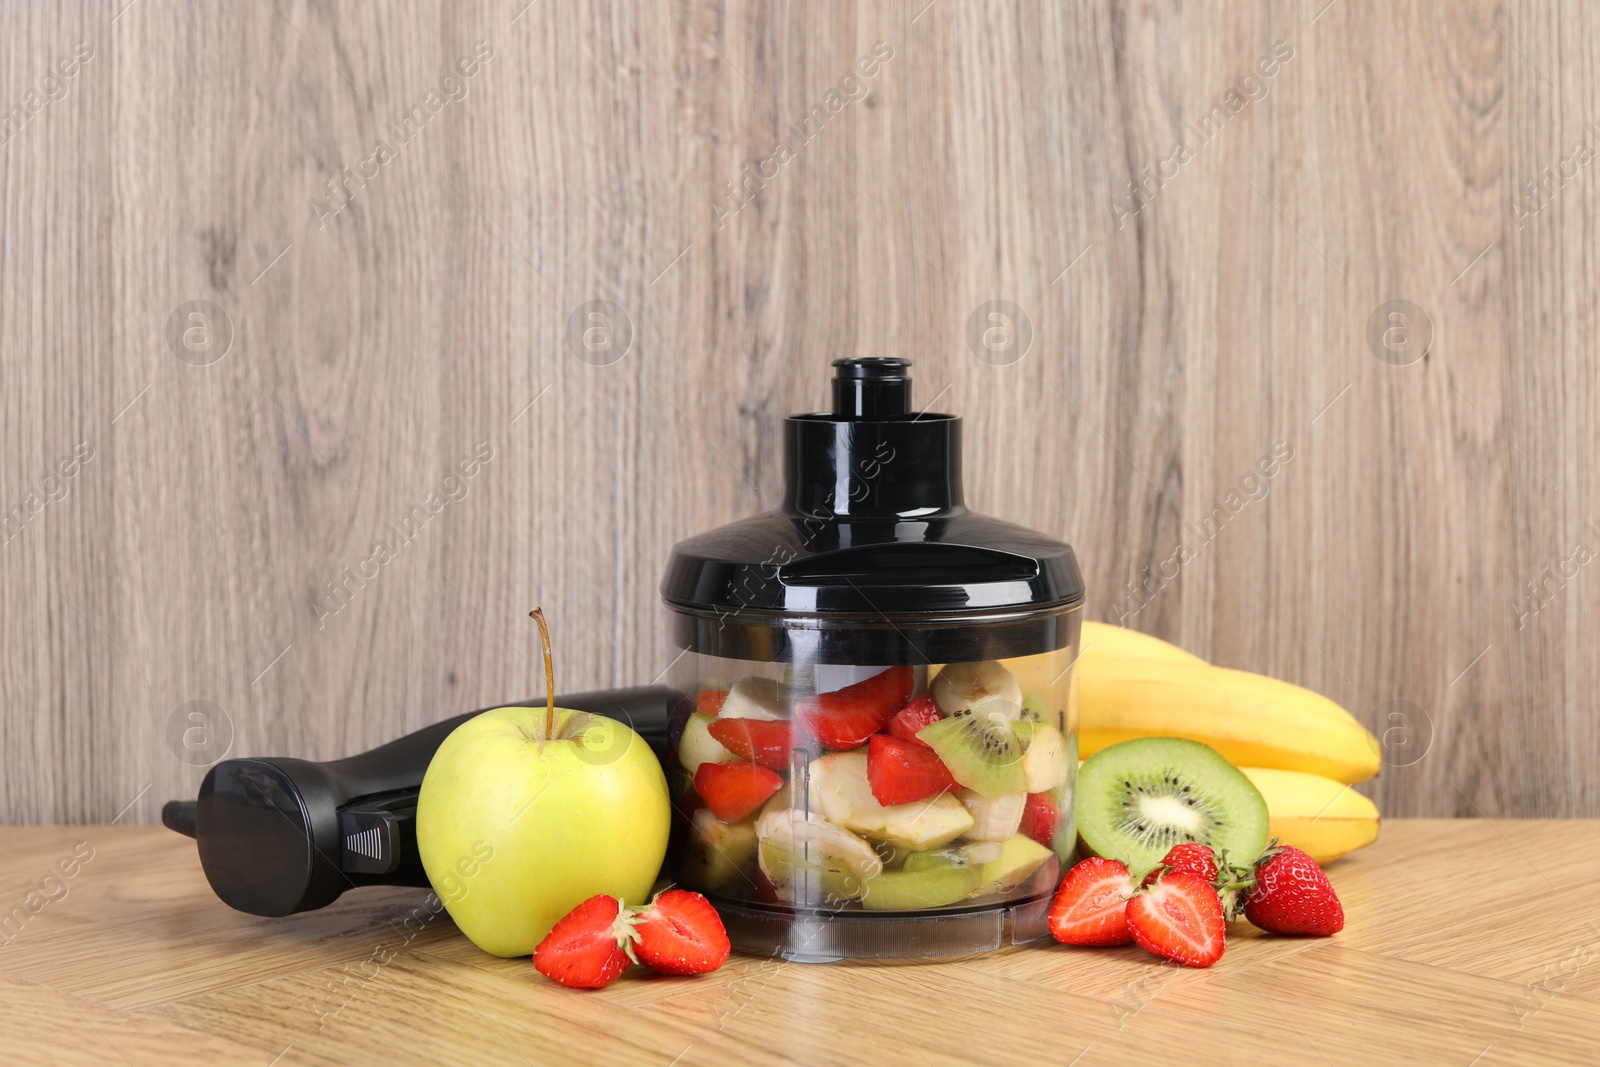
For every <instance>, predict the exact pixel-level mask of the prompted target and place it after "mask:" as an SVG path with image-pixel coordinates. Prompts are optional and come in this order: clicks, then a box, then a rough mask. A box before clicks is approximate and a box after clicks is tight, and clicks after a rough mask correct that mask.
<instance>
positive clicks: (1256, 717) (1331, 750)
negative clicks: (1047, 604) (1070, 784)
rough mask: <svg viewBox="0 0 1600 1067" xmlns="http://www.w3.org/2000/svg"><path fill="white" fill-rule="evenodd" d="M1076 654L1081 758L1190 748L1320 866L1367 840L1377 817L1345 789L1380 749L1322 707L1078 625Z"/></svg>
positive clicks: (1136, 640)
mask: <svg viewBox="0 0 1600 1067" xmlns="http://www.w3.org/2000/svg"><path fill="white" fill-rule="evenodd" d="M1080 648H1081V655H1080V657H1079V659H1078V663H1077V666H1076V667H1075V668H1074V672H1073V673H1074V675H1075V680H1076V682H1077V685H1078V742H1079V748H1080V752H1081V754H1082V755H1083V756H1084V757H1087V756H1089V755H1091V754H1093V753H1095V752H1098V751H1100V750H1101V749H1102V748H1106V747H1107V746H1109V745H1114V744H1116V743H1117V742H1119V741H1127V740H1129V739H1131V738H1135V737H1185V738H1189V739H1190V740H1193V741H1200V742H1202V743H1204V744H1207V745H1210V746H1211V747H1212V748H1214V749H1216V750H1217V751H1218V752H1220V753H1222V755H1223V756H1225V757H1226V758H1227V759H1228V760H1229V761H1230V762H1232V763H1233V764H1234V765H1236V766H1237V767H1239V768H1240V769H1241V770H1242V771H1244V773H1245V775H1246V776H1247V777H1249V779H1250V780H1251V781H1252V782H1253V783H1255V786H1256V788H1257V789H1259V790H1260V791H1261V795H1262V796H1263V797H1265V798H1266V801H1267V811H1268V814H1269V816H1270V818H1271V821H1272V834H1273V835H1274V836H1276V837H1278V838H1280V839H1281V840H1282V842H1283V843H1284V844H1286V845H1293V846H1295V847H1296V848H1299V849H1303V850H1304V851H1305V852H1307V853H1309V854H1310V855H1311V856H1312V857H1313V858H1314V859H1316V860H1317V861H1318V862H1319V863H1322V862H1327V861H1328V860H1331V859H1334V858H1336V857H1338V856H1342V855H1344V854H1345V853H1347V852H1351V851H1354V850H1355V849H1358V848H1362V847H1364V846H1366V845H1370V844H1371V843H1372V842H1373V841H1374V840H1375V839H1376V838H1377V836H1378V809H1377V807H1376V806H1375V805H1374V804H1373V803H1372V801H1370V800H1368V799H1367V798H1366V797H1364V796H1362V795H1361V794H1359V793H1357V792H1355V791H1354V790H1352V789H1350V788H1349V786H1350V785H1352V784H1354V783H1356V782H1364V781H1366V780H1367V779H1369V778H1372V777H1373V776H1374V775H1376V774H1377V773H1378V768H1379V766H1380V764H1381V762H1382V751H1381V749H1380V746H1379V744H1378V739H1377V738H1376V737H1374V736H1373V735H1372V732H1371V731H1369V730H1368V729H1367V728H1366V727H1364V726H1362V725H1361V724H1360V723H1359V722H1357V721H1356V719H1355V718H1354V717H1353V716H1352V715H1351V714H1350V713H1349V712H1348V711H1346V710H1344V708H1342V707H1340V706H1339V705H1338V704H1336V703H1334V702H1333V701H1332V700H1329V699H1328V698H1327V697H1324V696H1321V695H1319V694H1317V693H1313V692H1311V691H1310V690H1309V689H1302V688H1301V687H1299V686H1297V685H1291V684H1289V683H1288V682H1282V681H1279V680H1277V679H1275V678H1267V677H1263V676H1262V675H1259V674H1250V673H1248V672H1246V671H1235V670H1228V669H1227V668H1224V667H1214V666H1212V665H1211V664H1209V663H1207V662H1205V661H1204V660H1202V659H1200V658H1199V657H1198V656H1194V655H1191V654H1190V653H1188V652H1185V651H1183V649H1181V648H1178V647H1177V646H1175V645H1170V644H1168V643H1167V642H1165V641H1162V640H1160V639H1159V638H1155V637H1151V636H1149V635H1148V634H1141V633H1139V632H1137V631H1134V630H1127V629H1123V628H1121V627H1117V626H1111V625H1107V624H1105V623H1095V622H1085V623H1084V624H1083V637H1082V642H1081V645H1080Z"/></svg>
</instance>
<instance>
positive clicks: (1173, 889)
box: [1127, 871, 1227, 967]
mask: <svg viewBox="0 0 1600 1067" xmlns="http://www.w3.org/2000/svg"><path fill="white" fill-rule="evenodd" d="M1127 913H1128V929H1129V930H1130V931H1132V933H1133V939H1134V940H1135V941H1137V942H1138V943H1139V946H1140V947H1141V948H1143V949H1145V950H1146V951H1147V952H1154V953H1155V954H1156V955H1157V956H1160V957H1162V958H1163V959H1169V960H1174V961H1176V962H1178V963H1181V964H1183V965H1184V966H1186V967H1209V966H1211V965H1212V964H1213V963H1216V962H1217V961H1218V960H1219V959H1221V958H1222V949H1223V945H1224V934H1225V932H1226V930H1227V923H1226V921H1225V920H1224V919H1223V916H1222V901H1221V900H1220V899H1219V898H1218V897H1217V891H1216V890H1215V889H1213V888H1212V886H1211V883H1210V882H1207V881H1206V880H1205V879H1204V878H1201V877H1200V876H1199V875H1198V874H1195V873H1193V872H1192V871H1168V872H1167V873H1166V874H1165V875H1163V876H1162V877H1161V879H1160V880H1159V881H1157V882H1156V883H1155V884H1154V885H1152V886H1150V887H1149V888H1146V889H1140V890H1139V891H1138V893H1136V894H1135V895H1134V897H1133V899H1132V900H1130V901H1128V909H1127Z"/></svg>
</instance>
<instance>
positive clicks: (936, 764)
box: [867, 734, 956, 807]
mask: <svg viewBox="0 0 1600 1067" xmlns="http://www.w3.org/2000/svg"><path fill="white" fill-rule="evenodd" d="M867 784H868V786H870V787H871V789H872V796H873V798H874V799H876V800H877V802H878V803H879V804H882V805H884V806H885V807H890V806H892V805H895V804H911V803H913V802H915V801H918V800H926V799H928V798H929V797H936V796H938V795H939V794H940V793H945V792H949V791H950V790H953V789H955V788H956V780H955V779H954V778H952V777H951V776H950V769H949V768H948V767H946V766H945V765H944V761H943V760H941V759H940V758H939V756H938V754H937V753H936V752H934V751H933V749H931V748H929V747H928V746H927V745H924V744H921V743H916V742H911V741H902V740H900V739H899V738H898V737H890V736H889V735H888V734H873V735H872V736H871V737H869V738H868V739H867Z"/></svg>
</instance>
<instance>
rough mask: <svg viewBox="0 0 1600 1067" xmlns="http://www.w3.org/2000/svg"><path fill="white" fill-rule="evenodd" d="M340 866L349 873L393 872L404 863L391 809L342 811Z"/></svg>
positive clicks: (340, 816)
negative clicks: (401, 861)
mask: <svg viewBox="0 0 1600 1067" xmlns="http://www.w3.org/2000/svg"><path fill="white" fill-rule="evenodd" d="M339 839H340V841H341V842H342V843H343V845H344V848H343V850H342V854H341V856H340V858H339V869H340V870H342V871H344V872H346V873H347V874H389V873H390V872H392V871H393V870H394V869H395V868H396V867H398V866H400V850H399V848H398V847H397V846H398V844H399V841H398V833H397V827H396V825H395V820H394V816H393V815H391V814H390V813H389V812H387V811H341V812H340V813H339Z"/></svg>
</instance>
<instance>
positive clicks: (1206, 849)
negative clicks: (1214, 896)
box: [1142, 841, 1217, 885]
mask: <svg viewBox="0 0 1600 1067" xmlns="http://www.w3.org/2000/svg"><path fill="white" fill-rule="evenodd" d="M1163 871H1188V872H1189V873H1190V874H1194V875H1198V876H1199V877H1201V878H1202V879H1204V880H1205V881H1207V882H1210V883H1212V884H1213V885H1215V884H1216V881H1217V854H1216V853H1215V852H1212V851H1211V846H1210V845H1202V844H1201V843H1200V842H1198V841H1185V842H1184V843H1183V844H1181V845H1173V846H1172V847H1171V848H1169V849H1167V854H1166V855H1165V856H1163V857H1161V862H1160V863H1159V864H1157V865H1156V867H1155V869H1154V870H1152V871H1151V872H1150V873H1149V874H1147V875H1145V876H1144V882H1143V883H1142V884H1143V885H1150V884H1151V883H1153V882H1154V881H1155V880H1156V879H1157V878H1159V877H1161V873H1162V872H1163Z"/></svg>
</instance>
